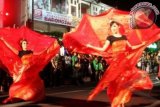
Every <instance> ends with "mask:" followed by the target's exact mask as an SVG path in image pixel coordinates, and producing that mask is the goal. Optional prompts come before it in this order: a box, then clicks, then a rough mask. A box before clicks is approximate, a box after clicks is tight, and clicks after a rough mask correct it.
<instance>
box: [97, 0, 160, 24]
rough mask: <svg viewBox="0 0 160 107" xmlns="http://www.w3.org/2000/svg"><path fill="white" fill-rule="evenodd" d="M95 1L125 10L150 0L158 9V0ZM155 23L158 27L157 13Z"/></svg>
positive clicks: (158, 17)
mask: <svg viewBox="0 0 160 107" xmlns="http://www.w3.org/2000/svg"><path fill="white" fill-rule="evenodd" d="M97 2H102V3H104V4H107V5H109V6H112V7H115V8H117V9H120V10H125V11H130V10H131V8H132V7H134V5H136V4H137V3H139V2H150V3H152V5H155V6H156V7H157V9H158V10H159V11H160V0H144V1H143V0H97ZM155 23H156V25H158V26H159V27H160V15H157V20H156V22H155Z"/></svg>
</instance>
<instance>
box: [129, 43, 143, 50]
mask: <svg viewBox="0 0 160 107" xmlns="http://www.w3.org/2000/svg"><path fill="white" fill-rule="evenodd" d="M127 45H128V46H129V47H131V48H132V49H137V48H139V47H141V46H143V45H145V42H142V43H141V44H139V45H135V46H132V45H131V44H130V43H129V42H128V41H127Z"/></svg>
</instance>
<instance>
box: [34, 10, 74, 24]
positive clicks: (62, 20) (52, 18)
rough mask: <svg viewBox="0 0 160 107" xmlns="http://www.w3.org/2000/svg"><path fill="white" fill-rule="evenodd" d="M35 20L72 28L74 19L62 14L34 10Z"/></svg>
mask: <svg viewBox="0 0 160 107" xmlns="http://www.w3.org/2000/svg"><path fill="white" fill-rule="evenodd" d="M34 19H35V20H40V21H44V22H50V23H55V24H60V25H67V26H72V17H71V16H68V15H64V14H60V13H55V12H50V11H45V10H41V9H35V10H34Z"/></svg>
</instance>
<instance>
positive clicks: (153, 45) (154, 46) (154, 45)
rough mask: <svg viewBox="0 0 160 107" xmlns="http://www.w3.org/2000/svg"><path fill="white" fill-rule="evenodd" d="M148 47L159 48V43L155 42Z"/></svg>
mask: <svg viewBox="0 0 160 107" xmlns="http://www.w3.org/2000/svg"><path fill="white" fill-rule="evenodd" d="M148 48H153V49H157V44H156V43H153V44H151V45H149V46H148Z"/></svg>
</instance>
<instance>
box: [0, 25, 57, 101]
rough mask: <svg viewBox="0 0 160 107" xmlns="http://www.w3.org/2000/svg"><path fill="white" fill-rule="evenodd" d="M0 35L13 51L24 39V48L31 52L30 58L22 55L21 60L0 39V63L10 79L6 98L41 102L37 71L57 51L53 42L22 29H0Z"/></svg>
mask: <svg viewBox="0 0 160 107" xmlns="http://www.w3.org/2000/svg"><path fill="white" fill-rule="evenodd" d="M0 36H1V37H3V38H4V40H5V41H7V43H9V44H10V45H11V46H12V47H14V48H15V49H17V50H21V47H20V46H21V45H20V40H22V39H26V40H27V42H28V47H27V49H28V50H32V51H33V54H32V55H24V56H25V57H22V58H20V57H19V56H18V55H16V54H15V53H14V52H13V51H12V50H10V48H9V47H8V46H7V45H6V44H5V43H4V42H3V40H0V50H1V51H0V61H1V63H0V64H1V66H3V67H4V68H6V69H7V72H8V73H9V74H10V76H11V77H13V84H12V85H11V87H10V89H9V98H8V99H12V98H19V99H22V100H25V101H39V100H42V99H43V98H44V96H45V92H44V84H43V81H42V80H41V78H40V77H39V72H40V71H41V70H42V69H43V68H44V66H45V65H46V64H47V63H48V62H49V61H50V59H51V58H52V57H54V56H55V54H57V52H58V51H59V45H58V42H57V40H56V39H54V38H50V37H49V36H47V35H42V34H39V33H36V32H34V31H32V30H30V29H28V28H26V27H21V28H19V29H13V28H2V29H0ZM26 62H27V63H26ZM4 103H5V102H4Z"/></svg>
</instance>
